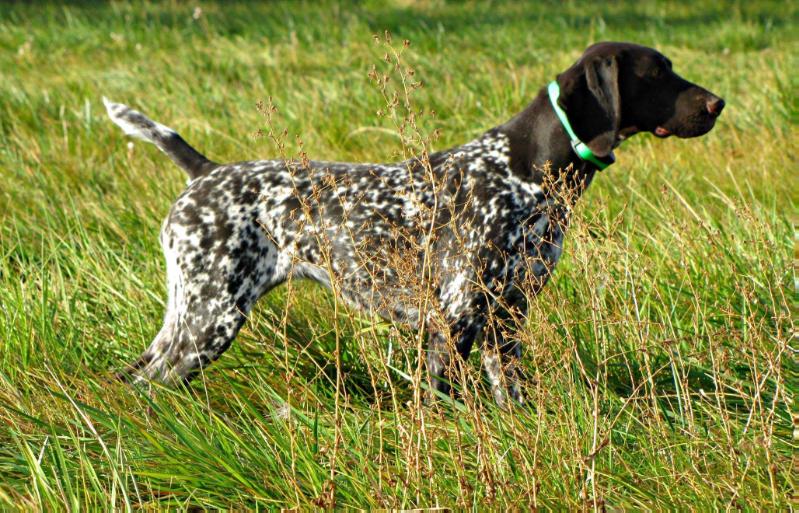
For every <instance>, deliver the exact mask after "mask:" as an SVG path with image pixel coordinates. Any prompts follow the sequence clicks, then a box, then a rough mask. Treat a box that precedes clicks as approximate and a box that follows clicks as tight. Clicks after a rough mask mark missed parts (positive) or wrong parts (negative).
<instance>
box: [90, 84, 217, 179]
mask: <svg viewBox="0 0 799 513" xmlns="http://www.w3.org/2000/svg"><path fill="white" fill-rule="evenodd" d="M103 103H104V104H105V108H106V110H108V116H109V117H110V118H111V121H113V122H114V123H116V124H117V125H119V126H120V127H121V128H122V130H124V131H125V133H126V134H128V135H132V136H133V137H138V138H139V139H144V140H145V141H149V142H151V143H153V144H155V145H156V146H158V148H160V149H161V151H163V152H164V153H166V154H167V155H168V156H169V158H171V159H172V160H173V161H174V162H175V164H177V165H179V166H180V167H182V168H183V169H185V170H186V172H187V173H188V174H189V178H191V179H192V180H193V179H195V178H197V177H199V176H202V175H204V174H206V173H208V172H209V171H210V170H212V169H214V168H216V167H217V166H218V164H216V163H215V162H212V161H210V160H208V159H207V158H206V157H205V155H203V154H202V153H200V152H199V151H197V150H195V149H194V148H192V147H191V146H190V145H189V143H187V142H186V141H184V140H183V138H182V137H181V136H180V135H178V133H177V132H175V131H174V130H172V129H171V128H169V127H168V126H164V125H162V124H161V123H158V122H156V121H153V120H152V119H150V118H148V117H147V116H145V115H144V114H142V113H141V112H139V111H136V110H133V109H131V108H130V107H128V106H127V105H123V104H121V103H113V102H111V101H109V100H108V98H106V97H105V96H104V97H103Z"/></svg>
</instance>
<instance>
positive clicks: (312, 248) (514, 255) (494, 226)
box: [103, 43, 724, 405]
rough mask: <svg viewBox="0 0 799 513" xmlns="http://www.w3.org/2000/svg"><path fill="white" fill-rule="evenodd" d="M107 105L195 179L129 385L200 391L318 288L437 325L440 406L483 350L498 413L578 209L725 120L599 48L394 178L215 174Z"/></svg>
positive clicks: (656, 59)
mask: <svg viewBox="0 0 799 513" xmlns="http://www.w3.org/2000/svg"><path fill="white" fill-rule="evenodd" d="M103 100H104V102H105V105H106V107H107V109H108V114H109V116H110V117H111V119H112V120H113V121H114V122H115V123H116V124H117V125H119V126H120V127H122V129H123V130H124V131H125V132H126V133H128V134H130V135H133V136H137V137H139V138H142V139H145V140H147V141H149V142H151V143H153V144H155V145H156V146H158V147H159V148H160V149H161V150H162V151H163V152H164V153H166V154H167V155H168V156H169V157H170V158H171V159H172V160H173V161H175V163H177V165H179V166H180V167H182V168H183V169H185V170H186V172H187V173H188V174H189V178H190V181H189V184H188V187H187V188H186V190H185V191H184V192H183V193H182V194H181V195H180V197H179V198H178V199H177V201H176V202H175V204H174V205H173V206H172V210H171V211H170V213H169V215H168V216H167V218H166V220H165V222H164V224H163V228H162V230H161V244H162V246H163V249H164V254H165V256H166V263H167V279H168V291H169V300H168V303H167V309H166V314H165V317H164V325H163V327H162V328H161V331H160V332H159V333H158V335H156V337H155V340H154V341H153V342H152V344H151V345H150V347H149V348H148V349H147V350H146V351H145V352H144V353H143V354H142V355H141V357H140V358H139V359H138V360H137V361H136V362H135V363H133V364H132V365H131V366H130V367H129V368H128V369H127V370H126V371H125V372H124V373H123V374H122V377H124V378H126V379H131V380H133V381H143V380H150V379H157V380H161V381H164V382H174V381H180V380H186V379H189V378H190V377H191V376H192V375H193V374H195V373H196V372H198V371H199V369H201V368H202V367H203V366H204V365H206V364H208V363H210V362H212V361H214V360H216V359H217V358H218V357H219V356H220V355H221V354H222V353H223V352H224V351H225V350H226V349H227V348H228V347H229V346H230V344H231V342H232V341H233V339H234V337H235V336H236V334H237V333H238V331H239V329H240V328H241V326H242V324H244V321H245V319H246V316H247V314H248V312H249V311H250V309H251V308H252V307H253V305H254V304H255V302H256V301H257V300H258V298H259V297H261V296H262V295H263V294H265V293H266V292H268V291H269V290H270V289H272V288H273V287H275V286H276V285H279V284H280V283H283V282H284V281H286V280H287V279H289V278H290V277H294V278H310V279H312V280H316V281H318V282H320V283H322V284H324V285H326V286H328V287H330V288H332V289H333V290H334V291H335V292H336V293H337V294H338V295H339V296H340V297H341V298H342V299H343V300H345V301H346V302H347V303H348V304H350V305H353V306H355V307H357V308H360V309H364V310H366V311H368V312H371V313H374V314H377V315H380V316H382V317H384V318H387V319H390V320H392V321H396V322H401V323H405V324H407V325H410V326H411V327H413V328H419V327H420V326H421V325H422V323H424V327H425V328H426V330H427V332H428V333H429V340H428V348H427V356H426V359H427V369H428V372H429V375H430V384H431V386H432V387H433V388H435V389H437V390H438V391H440V392H443V393H450V392H451V387H450V385H451V382H452V381H453V380H455V379H456V378H457V377H458V376H459V374H458V372H457V371H458V369H460V366H461V364H462V362H463V361H465V360H466V359H467V357H468V356H469V353H470V351H471V348H472V344H473V343H474V341H475V340H476V339H479V338H480V336H481V335H482V336H483V337H482V340H483V346H484V347H483V354H484V366H485V370H486V373H487V376H488V380H489V382H490V384H491V387H492V392H493V394H494V397H495V399H496V401H497V403H499V404H500V405H504V404H505V403H506V401H507V396H508V395H510V397H512V398H513V399H515V400H517V401H521V400H522V397H521V394H520V390H519V384H518V381H519V379H518V373H519V372H518V363H517V362H518V359H519V357H520V356H521V348H520V345H519V343H518V341H515V340H513V339H512V338H510V337H507V334H506V333H505V331H504V330H503V329H500V327H501V326H504V323H507V322H508V321H509V320H511V319H523V317H524V313H525V311H526V307H527V299H528V298H529V297H530V295H531V294H534V293H535V292H536V291H538V290H539V289H540V288H541V287H542V286H543V285H544V284H545V283H546V281H547V279H548V277H549V275H550V273H551V272H552V270H553V269H554V267H555V264H557V262H558V258H559V257H560V254H561V249H562V243H563V236H564V230H565V228H566V224H567V220H568V216H569V211H570V208H571V206H572V204H573V200H574V199H576V198H577V197H579V195H580V194H581V193H582V192H583V191H584V190H585V188H586V187H588V185H589V184H590V183H591V180H592V179H593V178H594V174H595V173H596V172H597V171H598V170H600V169H603V168H604V167H606V166H607V165H609V164H611V163H612V162H613V160H614V157H613V153H612V150H613V149H614V148H615V147H616V146H618V145H619V143H620V142H621V141H623V140H624V139H626V138H627V137H630V136H631V135H633V134H636V133H638V132H651V133H653V134H654V135H655V136H657V137H668V136H669V135H676V136H678V137H696V136H700V135H703V134H705V133H707V132H708V131H709V130H710V129H711V128H712V127H713V125H714V122H715V121H716V118H717V117H718V116H719V114H720V113H721V111H722V109H723V108H724V101H723V100H722V99H721V98H719V97H717V96H715V95H714V94H712V93H710V92H708V91H707V90H705V89H703V88H702V87H699V86H697V85H695V84H692V83H691V82H688V81H686V80H684V79H683V78H681V77H680V76H678V75H677V74H675V73H674V72H673V71H672V68H671V61H669V59H667V58H666V57H664V56H663V55H662V54H660V53H658V52H657V51H655V50H652V49H650V48H646V47H643V46H638V45H634V44H627V43H599V44H595V45H593V46H591V47H589V48H588V49H587V50H586V51H585V53H584V54H583V55H582V56H581V57H580V59H579V60H578V61H577V62H576V63H575V64H574V65H572V66H571V67H570V68H569V69H567V70H566V71H564V72H563V73H561V74H560V75H558V76H557V79H556V80H555V81H553V82H552V83H551V84H550V85H549V87H544V88H542V89H541V90H540V91H539V93H538V96H537V97H536V98H535V100H533V102H532V103H531V104H530V105H529V106H528V107H527V108H526V109H524V111H522V112H521V113H520V114H518V115H516V116H515V117H514V118H513V119H511V120H510V121H508V122H507V123H505V124H502V125H500V126H498V127H496V128H492V129H491V130H489V131H487V132H485V133H484V134H483V135H481V136H480V137H478V138H477V139H475V140H474V141H471V142H468V143H466V144H464V145H462V146H458V147H456V148H452V149H449V150H446V151H441V152H438V153H434V154H432V155H429V156H422V157H419V158H414V159H411V160H408V161H405V162H400V163H396V164H348V163H338V162H323V161H302V162H300V161H286V160H255V161H248V162H238V163H234V164H217V163H214V162H211V161H210V160H208V159H207V158H205V157H204V156H203V155H201V154H200V153H199V152H197V151H196V150H195V149H194V148H192V147H191V146H189V145H188V144H187V143H186V142H185V141H184V140H183V139H182V138H181V137H180V136H179V135H178V134H177V133H176V132H175V131H173V130H172V129H170V128H168V127H165V126H163V125H161V124H159V123H156V122H155V121H152V120H150V119H148V118H147V117H145V116H144V115H142V114H141V113H139V112H137V111H135V110H132V109H130V108H129V107H127V106H125V105H122V104H118V103H111V102H109V101H108V100H106V99H105V98H104V99H103ZM424 290H427V291H431V293H430V294H428V295H425V294H424V293H423V291H424ZM506 337H507V338H506Z"/></svg>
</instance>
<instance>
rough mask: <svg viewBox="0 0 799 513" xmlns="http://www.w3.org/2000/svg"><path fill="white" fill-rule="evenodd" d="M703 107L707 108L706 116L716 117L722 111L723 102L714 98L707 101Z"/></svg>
mask: <svg viewBox="0 0 799 513" xmlns="http://www.w3.org/2000/svg"><path fill="white" fill-rule="evenodd" d="M705 107H707V112H708V114H710V115H711V116H718V115H719V114H721V111H722V109H724V100H722V99H721V98H718V97H716V96H714V97H712V98H711V99H709V100H708V101H707V103H706V104H705Z"/></svg>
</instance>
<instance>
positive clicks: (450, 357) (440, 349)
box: [427, 317, 483, 399]
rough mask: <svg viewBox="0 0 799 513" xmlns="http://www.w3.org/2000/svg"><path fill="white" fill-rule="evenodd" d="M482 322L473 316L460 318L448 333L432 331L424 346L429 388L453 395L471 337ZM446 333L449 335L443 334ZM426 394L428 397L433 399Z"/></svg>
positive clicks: (476, 334)
mask: <svg viewBox="0 0 799 513" xmlns="http://www.w3.org/2000/svg"><path fill="white" fill-rule="evenodd" d="M482 326H483V323H481V322H479V321H478V320H477V319H473V318H471V317H469V318H463V319H460V320H458V322H456V323H455V324H454V326H453V327H452V328H451V329H450V333H449V334H445V333H442V332H441V331H433V332H432V333H431V334H430V339H429V341H428V348H427V372H428V375H429V378H430V381H429V384H430V388H431V390H435V391H438V392H441V393H442V394H446V395H449V396H450V397H452V398H456V397H457V395H456V394H455V393H454V389H453V388H452V385H453V384H454V383H456V382H458V381H459V380H460V378H461V375H462V372H463V368H464V367H463V364H464V363H466V360H467V359H468V358H469V354H470V353H471V352H472V346H473V345H474V340H475V339H476V338H477V336H478V335H479V334H480V332H481V330H482ZM447 335H449V336H447ZM434 395H435V394H432V393H431V394H430V395H429V398H430V399H435V397H434Z"/></svg>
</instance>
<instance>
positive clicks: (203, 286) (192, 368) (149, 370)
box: [127, 227, 285, 383]
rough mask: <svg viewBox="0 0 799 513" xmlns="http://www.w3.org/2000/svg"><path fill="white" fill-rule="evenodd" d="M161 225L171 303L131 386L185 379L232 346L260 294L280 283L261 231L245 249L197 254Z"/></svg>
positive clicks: (189, 241)
mask: <svg viewBox="0 0 799 513" xmlns="http://www.w3.org/2000/svg"><path fill="white" fill-rule="evenodd" d="M178 231H179V233H180V235H181V236H180V237H176V236H175V233H174V231H173V230H171V229H170V228H169V227H165V229H164V230H163V232H162V245H163V247H164V254H165V257H166V260H167V275H168V287H169V301H168V304H167V314H166V315H165V317H164V325H163V327H162V328H161V331H160V332H159V333H158V335H157V336H156V337H155V339H154V340H153V342H152V344H151V345H150V347H149V348H148V349H147V350H146V351H145V352H144V353H143V354H142V355H141V356H140V357H139V359H138V360H137V361H136V362H135V363H133V364H132V365H131V366H130V367H129V370H128V371H127V374H128V375H129V376H130V380H131V381H134V382H140V381H148V380H157V381H161V382H165V383H176V382H180V381H188V380H189V379H191V378H192V377H193V376H194V375H195V374H196V373H197V372H199V371H200V370H201V369H202V368H203V367H205V366H206V365H207V364H209V363H211V362H212V361H214V360H216V359H217V358H219V356H220V355H221V354H222V353H223V352H225V350H227V348H228V347H230V344H231V343H232V342H233V339H234V338H235V337H236V335H237V334H238V332H239V330H240V329H241V327H242V325H243V324H244V322H245V320H246V316H247V314H248V313H249V311H250V309H251V308H252V306H253V305H254V304H255V302H256V301H257V300H258V298H259V297H261V295H263V294H264V293H266V292H267V291H268V290H269V289H271V288H272V287H273V286H275V285H277V284H278V283H280V281H282V277H284V276H285V272H278V271H279V270H278V268H277V264H278V258H277V248H276V247H275V245H274V244H273V243H272V242H271V241H269V240H268V239H267V238H266V236H265V235H264V234H262V233H260V232H258V234H257V235H256V237H255V239H254V240H251V241H250V242H249V243H248V245H247V247H246V248H244V249H242V248H236V250H234V251H231V252H230V254H228V253H227V252H208V251H199V250H197V248H194V239H193V238H192V237H189V236H186V234H185V233H184V232H183V231H180V230H178Z"/></svg>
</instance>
